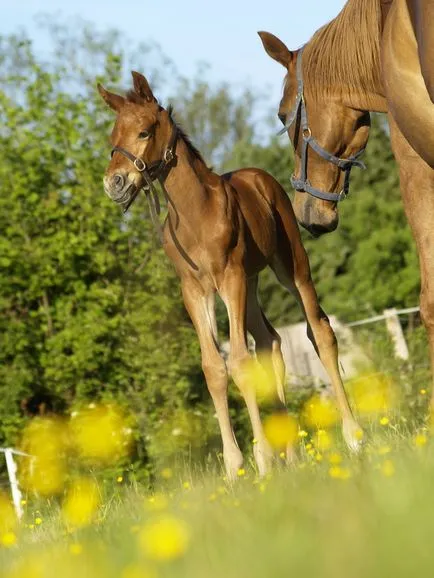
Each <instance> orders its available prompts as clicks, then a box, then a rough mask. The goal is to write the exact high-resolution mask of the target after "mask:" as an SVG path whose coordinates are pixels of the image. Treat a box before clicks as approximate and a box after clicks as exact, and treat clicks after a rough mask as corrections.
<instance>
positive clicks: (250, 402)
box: [219, 267, 273, 476]
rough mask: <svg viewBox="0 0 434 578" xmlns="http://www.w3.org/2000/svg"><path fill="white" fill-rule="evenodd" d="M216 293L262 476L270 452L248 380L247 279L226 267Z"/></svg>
mask: <svg viewBox="0 0 434 578" xmlns="http://www.w3.org/2000/svg"><path fill="white" fill-rule="evenodd" d="M219 293H220V295H221V297H222V299H223V301H224V303H225V305H226V309H227V311H228V316H229V334H230V353H229V369H230V372H231V375H232V377H233V380H234V382H235V384H236V386H237V387H238V389H239V390H240V392H241V395H242V396H243V398H244V400H245V403H246V406H247V410H248V412H249V417H250V422H251V424H252V429H253V436H254V438H255V442H256V443H255V444H254V446H253V453H254V456H255V461H256V464H257V466H258V471H259V474H260V475H261V476H263V475H264V474H266V473H267V471H268V470H269V469H270V466H271V460H272V456H273V452H272V450H271V447H270V445H269V443H268V441H267V439H266V437H265V434H264V429H263V427H262V422H261V416H260V413H259V407H258V403H257V400H256V391H255V388H254V386H253V385H252V383H250V379H249V374H250V371H249V369H250V367H251V366H250V364H251V363H257V361H256V360H254V359H253V358H252V356H251V355H250V353H249V350H248V346H247V331H246V311H247V278H246V274H245V272H244V270H243V269H242V268H241V267H237V268H235V267H233V268H231V269H227V270H226V272H225V276H224V279H223V282H222V283H221V285H220V287H219Z"/></svg>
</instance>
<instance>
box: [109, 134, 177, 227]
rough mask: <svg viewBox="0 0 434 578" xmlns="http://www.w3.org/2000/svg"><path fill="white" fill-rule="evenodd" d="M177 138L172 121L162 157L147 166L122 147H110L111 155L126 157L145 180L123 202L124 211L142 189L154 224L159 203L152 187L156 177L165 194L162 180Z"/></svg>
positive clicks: (174, 157)
mask: <svg viewBox="0 0 434 578" xmlns="http://www.w3.org/2000/svg"><path fill="white" fill-rule="evenodd" d="M177 140H178V130H177V128H176V125H175V124H174V123H173V124H172V134H171V136H170V140H169V144H168V145H167V147H166V149H165V150H164V153H163V158H162V159H161V160H159V161H155V162H153V163H152V164H150V165H149V166H147V165H146V163H145V161H143V160H142V159H141V158H139V157H136V156H135V155H133V154H132V153H130V151H127V150H126V149H124V148H122V147H118V146H115V147H113V148H112V152H111V156H113V155H114V154H115V153H116V152H117V153H120V154H121V155H124V157H127V159H128V160H130V161H131V162H132V163H133V165H134V168H135V169H136V170H137V171H139V173H140V174H141V175H142V176H143V178H144V180H145V181H146V184H145V185H144V186H142V187H141V188H140V189H139V188H138V189H137V190H136V191H135V192H134V193H133V195H131V197H130V199H129V200H128V202H127V203H126V204H125V207H124V213H126V212H127V211H128V209H129V208H130V207H131V205H132V203H133V202H134V200H135V198H136V197H137V195H138V194H139V192H140V191H141V190H143V191H145V193H146V197H147V199H148V202H149V207H150V210H151V216H152V220H153V221H154V225H155V223H156V220H155V215H159V214H160V203H159V200H158V193H157V190H156V189H155V187H154V181H155V180H156V179H158V180H159V181H160V184H161V185H162V186H163V191H164V193H165V194H166V196H167V193H166V190H165V189H164V185H163V181H164V179H165V177H166V176H167V173H166V171H167V169H170V167H171V166H172V164H173V162H174V161H175V160H176V153H175V149H176V142H177ZM151 192H152V197H153V199H151V197H150V193H151ZM152 201H153V202H152Z"/></svg>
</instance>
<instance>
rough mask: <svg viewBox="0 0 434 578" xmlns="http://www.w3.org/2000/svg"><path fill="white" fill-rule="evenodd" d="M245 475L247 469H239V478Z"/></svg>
mask: <svg viewBox="0 0 434 578" xmlns="http://www.w3.org/2000/svg"><path fill="white" fill-rule="evenodd" d="M245 475H246V470H245V469H244V468H240V469H239V470H238V472H237V476H238V477H239V478H242V477H243V476H245Z"/></svg>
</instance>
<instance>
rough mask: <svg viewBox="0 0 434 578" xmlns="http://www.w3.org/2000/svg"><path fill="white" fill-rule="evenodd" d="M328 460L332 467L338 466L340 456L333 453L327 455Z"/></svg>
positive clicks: (340, 460)
mask: <svg viewBox="0 0 434 578" xmlns="http://www.w3.org/2000/svg"><path fill="white" fill-rule="evenodd" d="M328 460H329V462H330V464H332V465H333V466H338V465H339V464H340V463H341V462H342V456H341V455H340V454H338V453H333V454H330V455H329V458H328Z"/></svg>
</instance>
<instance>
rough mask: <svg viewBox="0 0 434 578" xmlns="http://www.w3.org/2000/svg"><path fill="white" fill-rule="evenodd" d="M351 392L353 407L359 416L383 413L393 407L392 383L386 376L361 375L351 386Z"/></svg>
mask: <svg viewBox="0 0 434 578" xmlns="http://www.w3.org/2000/svg"><path fill="white" fill-rule="evenodd" d="M350 385H351V384H350ZM351 390H352V397H353V401H354V405H355V406H356V408H357V411H358V412H359V413H361V414H376V413H379V412H384V411H387V410H388V409H390V408H391V407H392V406H393V405H394V397H395V392H394V387H393V383H392V381H391V380H390V378H389V377H387V376H386V375H383V374H380V373H379V374H374V375H372V374H370V375H362V376H361V377H359V378H358V379H357V380H355V382H354V383H353V384H352V387H351Z"/></svg>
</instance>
